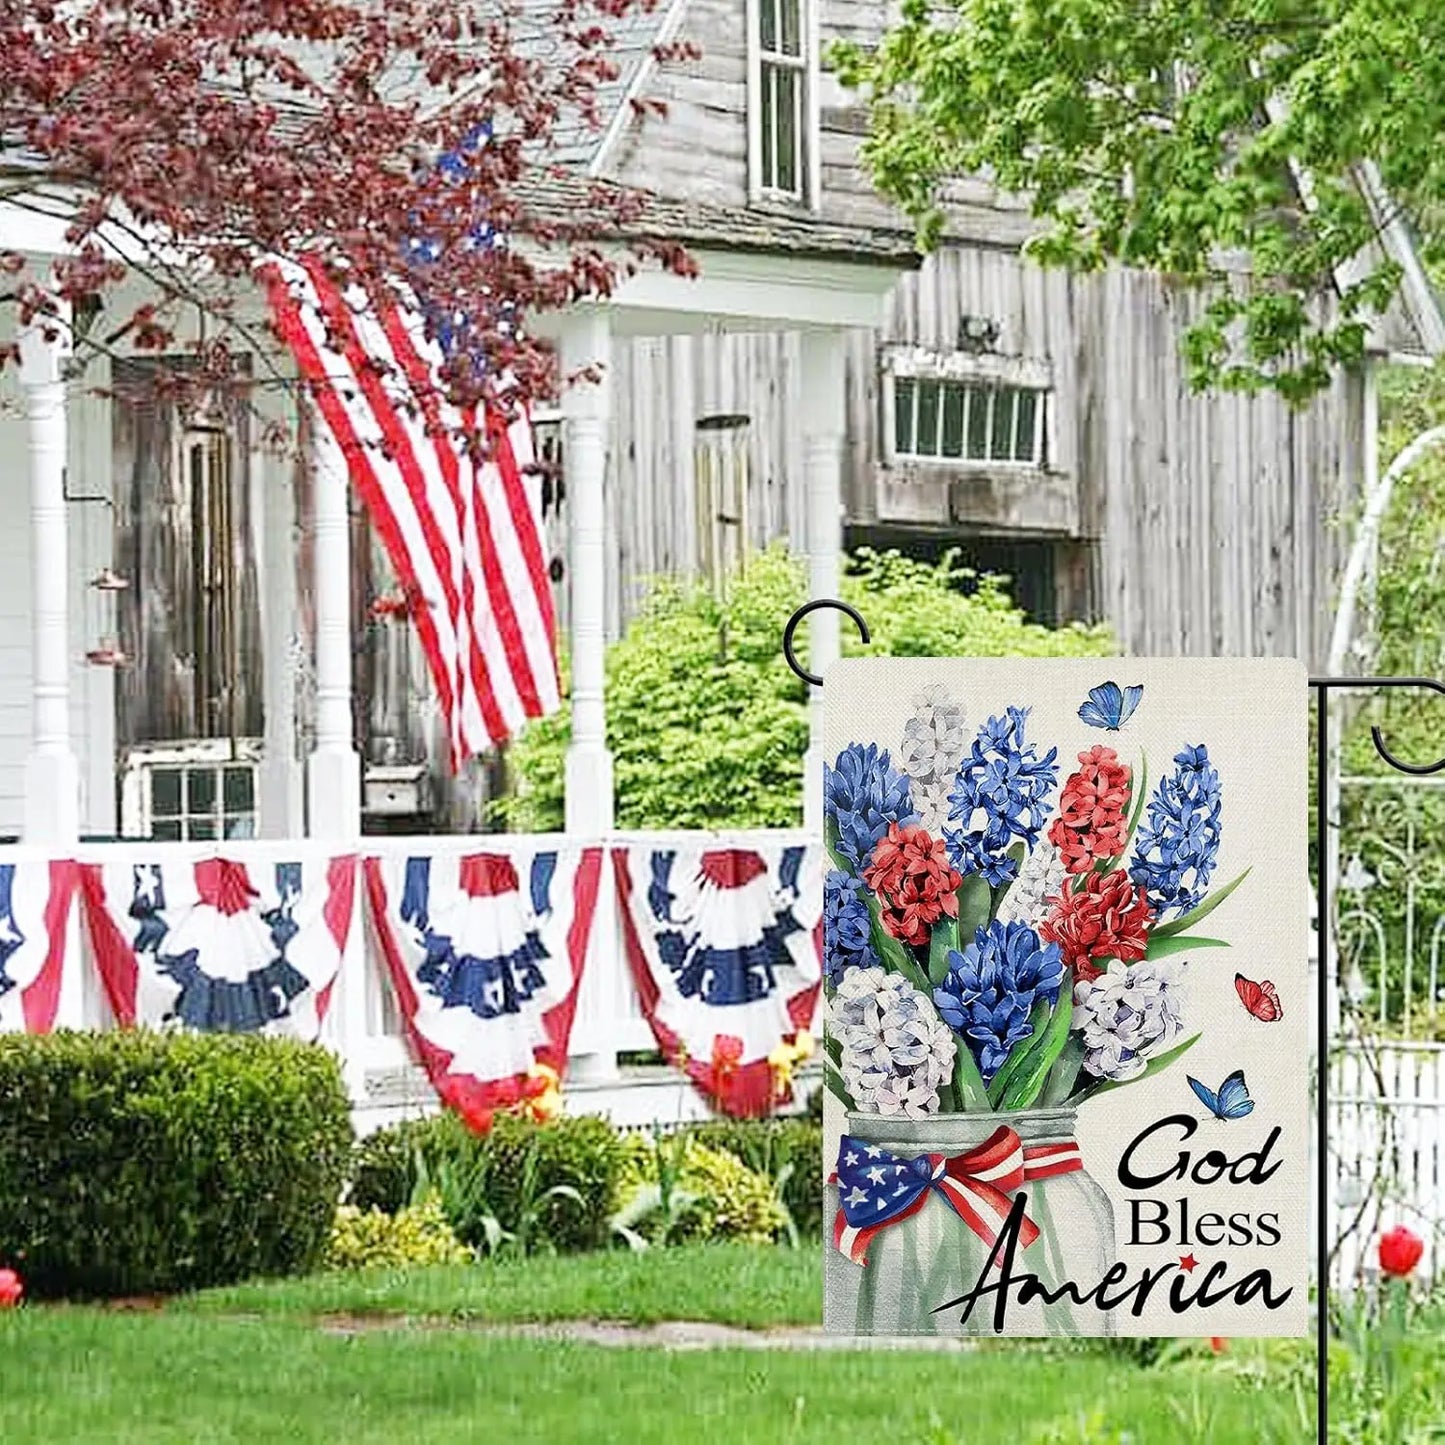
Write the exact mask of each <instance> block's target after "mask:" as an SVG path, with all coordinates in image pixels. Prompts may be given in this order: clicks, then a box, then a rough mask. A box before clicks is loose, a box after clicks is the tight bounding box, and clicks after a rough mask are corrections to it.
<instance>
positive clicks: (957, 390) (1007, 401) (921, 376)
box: [884, 351, 1049, 469]
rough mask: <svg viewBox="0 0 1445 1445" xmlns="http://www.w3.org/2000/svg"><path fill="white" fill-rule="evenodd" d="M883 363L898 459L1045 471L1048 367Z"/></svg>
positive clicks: (1016, 361)
mask: <svg viewBox="0 0 1445 1445" xmlns="http://www.w3.org/2000/svg"><path fill="white" fill-rule="evenodd" d="M884 364H885V386H884V398H885V402H886V405H887V411H888V413H889V415H888V417H887V418H886V428H885V441H886V443H887V446H888V452H889V454H890V456H891V458H892V459H893V460H895V461H899V462H918V463H926V464H934V465H942V466H951V467H960V468H964V467H983V468H986V467H1010V468H1018V467H1023V468H1034V469H1042V468H1043V467H1044V466H1045V465H1046V462H1047V454H1048V443H1047V438H1048V426H1047V422H1048V404H1049V379H1048V375H1047V369H1046V368H1044V367H1041V366H1039V365H1036V364H1033V363H1030V362H1028V361H1025V360H1023V359H1020V358H1014V357H997V356H977V355H974V354H972V353H968V352H957V353H942V354H940V353H929V352H919V351H912V352H907V351H904V352H893V353H891V354H888V355H886V356H885V363H884Z"/></svg>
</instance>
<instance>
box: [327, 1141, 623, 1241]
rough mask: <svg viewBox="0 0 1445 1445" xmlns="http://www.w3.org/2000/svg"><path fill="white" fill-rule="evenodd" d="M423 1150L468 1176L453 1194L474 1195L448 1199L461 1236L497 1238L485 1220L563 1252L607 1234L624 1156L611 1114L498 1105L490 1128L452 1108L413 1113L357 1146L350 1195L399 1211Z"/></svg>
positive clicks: (428, 1159)
mask: <svg viewBox="0 0 1445 1445" xmlns="http://www.w3.org/2000/svg"><path fill="white" fill-rule="evenodd" d="M418 1158H420V1159H421V1160H422V1161H423V1165H424V1167H425V1169H426V1170H427V1171H428V1172H429V1173H431V1174H432V1175H434V1176H435V1175H439V1174H440V1173H442V1172H443V1171H445V1170H446V1169H447V1168H448V1167H450V1169H451V1170H452V1173H453V1175H454V1176H466V1177H467V1180H468V1183H467V1187H466V1189H465V1190H461V1189H458V1190H457V1191H455V1193H454V1198H457V1199H462V1198H465V1199H466V1200H467V1201H468V1202H467V1203H465V1204H460V1203H453V1202H452V1200H450V1199H449V1200H448V1201H447V1203H448V1205H449V1207H450V1208H451V1210H452V1216H449V1217H450V1218H451V1224H452V1227H453V1228H454V1229H455V1230H456V1232H457V1236H458V1238H460V1239H461V1240H462V1241H463V1243H465V1244H469V1245H472V1246H474V1247H478V1248H481V1247H486V1248H491V1247H492V1245H493V1243H494V1240H493V1239H492V1238H490V1237H489V1226H488V1221H489V1220H495V1221H496V1223H497V1225H499V1226H500V1228H501V1229H502V1230H503V1231H504V1232H505V1233H506V1234H508V1235H511V1236H513V1238H514V1241H515V1242H516V1243H517V1244H518V1246H519V1247H520V1248H522V1249H523V1250H526V1249H529V1248H531V1247H533V1245H534V1243H536V1242H541V1241H545V1242H546V1243H547V1244H548V1245H550V1247H552V1248H555V1249H557V1250H559V1251H563V1252H570V1251H573V1250H585V1249H597V1248H599V1247H600V1246H601V1245H603V1244H605V1243H607V1241H608V1237H609V1227H608V1220H609V1218H610V1217H611V1214H612V1212H613V1210H614V1208H615V1207H616V1203H617V1200H618V1197H619V1190H620V1187H621V1178H622V1170H623V1165H624V1158H625V1156H624V1150H623V1145H622V1141H621V1139H620V1138H619V1136H618V1135H617V1133H616V1132H615V1131H614V1130H613V1128H612V1126H611V1125H610V1124H608V1123H607V1121H606V1120H605V1119H600V1118H595V1117H591V1116H583V1117H575V1118H574V1117H571V1116H568V1115H562V1116H561V1117H560V1118H557V1119H553V1120H551V1121H550V1122H548V1123H545V1124H535V1123H532V1122H530V1121H529V1120H526V1119H520V1118H517V1117H515V1116H513V1115H510V1114H498V1115H497V1116H496V1119H495V1122H494V1123H493V1125H492V1130H491V1132H490V1133H489V1134H488V1135H487V1136H486V1137H485V1138H479V1137H478V1136H477V1135H475V1134H472V1133H471V1132H470V1131H469V1130H468V1129H467V1128H466V1126H465V1125H464V1124H463V1123H462V1122H461V1121H460V1120H459V1119H457V1118H456V1116H455V1115H453V1114H451V1113H442V1114H437V1115H433V1116H432V1117H430V1118H426V1119H413V1120H408V1121H406V1122H405V1123H401V1124H396V1125H393V1126H391V1127H389V1128H387V1129H383V1130H380V1131H378V1132H377V1133H375V1134H373V1135H371V1136H370V1137H369V1138H368V1139H366V1140H364V1141H363V1142H362V1143H361V1145H360V1146H359V1147H358V1149H357V1152H356V1160H355V1164H354V1167H353V1175H352V1186H351V1193H350V1197H349V1202H350V1203H352V1204H354V1205H356V1206H358V1207H359V1208H363V1209H365V1208H370V1207H376V1208H379V1209H383V1210H386V1211H387V1212H389V1213H395V1212H396V1211H397V1210H399V1209H401V1208H402V1207H403V1206H404V1205H406V1204H407V1203H409V1202H410V1201H411V1199H412V1197H413V1194H414V1191H415V1189H416V1186H417V1182H418V1178H417V1167H416V1166H417V1160H418ZM574 1192H575V1195H576V1197H575V1198H574V1197H573V1193H574Z"/></svg>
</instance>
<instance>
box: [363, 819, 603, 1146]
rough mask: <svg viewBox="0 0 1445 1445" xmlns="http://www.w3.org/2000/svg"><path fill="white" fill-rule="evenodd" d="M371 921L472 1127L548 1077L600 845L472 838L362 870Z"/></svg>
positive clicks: (400, 994) (428, 1060)
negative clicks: (491, 844)
mask: <svg viewBox="0 0 1445 1445" xmlns="http://www.w3.org/2000/svg"><path fill="white" fill-rule="evenodd" d="M364 868H365V874H366V887H367V895H368V897H369V899H370V903H371V917H372V923H373V925H374V927H375V930H376V935H377V941H378V943H379V944H380V948H381V955H382V957H383V958H384V959H385V961H386V967H387V971H388V973H389V974H390V976H391V981H392V984H393V986H394V988H395V991H396V999H397V1003H398V1006H399V1008H400V1012H401V1016H402V1019H403V1021H404V1024H405V1028H406V1032H407V1036H408V1038H409V1039H410V1041H411V1044H412V1047H413V1049H414V1050H415V1052H416V1054H417V1057H418V1059H419V1061H420V1062H421V1063H422V1065H423V1066H424V1067H425V1069H426V1071H427V1076H428V1077H429V1078H430V1079H431V1082H432V1086H433V1087H434V1088H435V1089H436V1091H437V1094H438V1096H439V1097H440V1098H441V1099H442V1101H443V1102H444V1103H446V1104H449V1105H450V1106H451V1107H453V1108H455V1109H456V1110H457V1111H458V1112H459V1113H461V1114H462V1115H463V1117H465V1118H467V1119H468V1120H469V1122H472V1123H473V1124H477V1125H480V1124H483V1123H484V1122H485V1121H486V1120H487V1116H489V1115H490V1113H491V1111H493V1110H495V1109H502V1108H510V1107H511V1106H513V1105H515V1104H520V1103H522V1102H523V1101H524V1100H525V1099H526V1098H527V1097H528V1096H529V1094H530V1093H531V1092H532V1086H533V1085H534V1084H535V1082H536V1080H537V1078H538V1076H539V1074H540V1072H541V1071H543V1070H545V1071H547V1075H546V1077H548V1078H549V1079H550V1080H551V1081H552V1082H554V1083H555V1082H556V1081H557V1080H559V1079H560V1078H561V1075H562V1072H563V1070H564V1069H565V1067H566V1064H567V1041H568V1039H569V1038H570V1036H571V1033H572V1017H573V1013H574V1011H575V1009H576V1004H577V989H578V986H579V985H580V983H581V980H582V970H583V966H584V965H585V963H586V959H587V945H588V941H589V938H590V936H591V932H592V920H593V916H594V913H595V910H596V904H597V885H598V880H599V876H600V874H601V871H602V850H601V849H600V848H581V847H573V846H570V845H569V846H565V847H558V846H556V845H555V844H546V845H540V846H533V845H530V844H527V843H519V842H516V841H514V840H510V839H509V840H508V841H507V845H506V851H505V852H501V851H496V850H493V849H487V850H483V849H479V848H478V847H477V844H476V841H475V840H472V839H467V840H458V841H455V842H449V843H441V842H439V843H437V844H436V845H435V846H430V847H428V848H427V849H426V851H425V852H416V851H398V852H395V853H390V852H389V853H386V854H383V855H378V856H373V857H368V858H367V859H366V860H365V864H364Z"/></svg>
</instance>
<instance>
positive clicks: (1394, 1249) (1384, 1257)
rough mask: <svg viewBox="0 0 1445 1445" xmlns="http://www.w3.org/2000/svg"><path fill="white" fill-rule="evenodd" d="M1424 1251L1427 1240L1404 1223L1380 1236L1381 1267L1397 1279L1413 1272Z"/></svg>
mask: <svg viewBox="0 0 1445 1445" xmlns="http://www.w3.org/2000/svg"><path fill="white" fill-rule="evenodd" d="M1424 1253H1425V1241H1424V1240H1423V1239H1421V1238H1420V1236H1419V1235H1418V1234H1416V1233H1415V1231H1414V1230H1413V1229H1406V1228H1405V1226H1404V1225H1403V1224H1397V1225H1396V1226H1395V1227H1394V1228H1393V1229H1391V1230H1388V1231H1386V1233H1384V1234H1382V1235H1381V1236H1380V1268H1381V1269H1382V1270H1384V1271H1385V1273H1386V1274H1389V1275H1394V1276H1395V1277H1396V1278H1397V1279H1403V1278H1404V1277H1405V1276H1406V1275H1407V1274H1413V1273H1414V1270H1415V1266H1416V1265H1417V1264H1419V1263H1420V1260H1421V1258H1422V1256H1423V1255H1424Z"/></svg>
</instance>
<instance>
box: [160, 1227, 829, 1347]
mask: <svg viewBox="0 0 1445 1445" xmlns="http://www.w3.org/2000/svg"><path fill="white" fill-rule="evenodd" d="M822 1298H823V1261H822V1254H821V1249H820V1247H819V1246H818V1245H816V1244H814V1245H811V1246H809V1247H806V1248H803V1249H758V1248H756V1247H749V1246H747V1245H742V1244H734V1245H728V1244H713V1245H703V1246H695V1247H691V1248H682V1249H658V1250H651V1251H649V1252H648V1253H646V1254H633V1253H632V1252H631V1251H630V1250H621V1249H619V1250H607V1251H604V1252H601V1253H597V1254H582V1255H554V1256H551V1257H548V1256H546V1255H541V1256H537V1257H534V1258H532V1259H525V1260H523V1259H503V1260H497V1261H493V1262H489V1263H487V1264H483V1265H453V1266H445V1267H443V1266H437V1267H434V1268H431V1269H416V1270H382V1271H379V1272H375V1273H373V1272H371V1271H366V1272H357V1273H353V1274H331V1275H316V1276H313V1277H312V1278H310V1279H298V1280H283V1281H278V1282H277V1283H274V1284H260V1285H243V1286H241V1287H239V1288H237V1289H228V1290H208V1291H207V1292H206V1293H204V1294H199V1295H192V1296H190V1297H189V1298H187V1299H185V1300H181V1301H177V1302H176V1304H175V1305H174V1306H173V1307H174V1308H177V1309H186V1310H204V1311H207V1312H219V1313H222V1314H238V1313H239V1314H252V1313H263V1314H266V1315H273V1314H282V1315H303V1316H305V1315H318V1314H363V1315H364V1314H410V1315H418V1316H419V1315H431V1316H446V1317H449V1318H452V1319H463V1320H580V1319H606V1320H628V1321H631V1322H632V1323H634V1324H651V1323H653V1322H654V1321H656V1320H696V1319H704V1320H712V1321H714V1322H715V1323H717V1324H724V1325H738V1326H744V1327H747V1328H752V1329H762V1328H766V1327H767V1326H769V1325H815V1324H818V1323H820V1322H821V1319H822V1304H821V1301H822Z"/></svg>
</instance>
